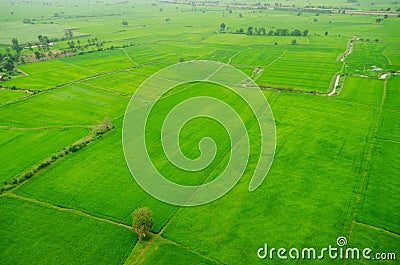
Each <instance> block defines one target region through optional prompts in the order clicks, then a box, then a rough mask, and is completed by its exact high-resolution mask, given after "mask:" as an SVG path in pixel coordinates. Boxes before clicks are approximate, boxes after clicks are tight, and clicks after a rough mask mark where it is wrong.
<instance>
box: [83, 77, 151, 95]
mask: <svg viewBox="0 0 400 265" xmlns="http://www.w3.org/2000/svg"><path fill="white" fill-rule="evenodd" d="M146 79H147V76H145V75H140V74H138V73H137V72H134V71H123V72H119V73H114V74H109V75H104V76H100V77H96V78H92V79H89V80H85V81H83V82H81V84H84V85H88V86H91V87H94V88H98V89H104V90H110V91H115V92H118V93H123V94H126V95H132V94H133V92H134V91H135V90H136V88H137V87H138V86H139V85H140V84H141V83H142V82H143V81H144V80H146Z"/></svg>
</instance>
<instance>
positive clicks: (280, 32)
mask: <svg viewBox="0 0 400 265" xmlns="http://www.w3.org/2000/svg"><path fill="white" fill-rule="evenodd" d="M236 33H237V34H247V35H268V36H308V33H309V30H308V29H305V30H303V31H301V30H299V29H295V30H293V31H291V30H289V29H270V30H268V31H267V29H266V28H257V27H255V28H253V27H251V26H250V27H248V28H247V31H245V30H244V29H243V28H241V29H238V30H236Z"/></svg>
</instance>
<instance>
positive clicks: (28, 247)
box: [0, 196, 136, 264]
mask: <svg viewBox="0 0 400 265" xmlns="http://www.w3.org/2000/svg"><path fill="white" fill-rule="evenodd" d="M0 207H1V215H0V221H1V228H2V229H0V236H1V238H2V244H0V253H1V260H2V263H4V264H29V263H32V262H34V263H36V262H40V263H41V264H55V263H57V264H78V263H79V264H121V263H123V262H124V260H125V258H126V256H127V252H129V251H130V250H131V249H132V247H133V246H134V244H135V241H136V237H135V235H134V234H133V232H132V231H130V230H128V229H126V228H123V227H120V226H118V225H115V224H110V223H107V222H104V221H99V220H95V219H91V218H88V217H85V216H82V215H77V214H73V213H69V212H65V211H60V210H56V209H53V208H48V207H46V206H41V205H38V204H35V203H32V202H29V201H25V200H21V199H18V198H13V197H10V196H6V197H0Z"/></svg>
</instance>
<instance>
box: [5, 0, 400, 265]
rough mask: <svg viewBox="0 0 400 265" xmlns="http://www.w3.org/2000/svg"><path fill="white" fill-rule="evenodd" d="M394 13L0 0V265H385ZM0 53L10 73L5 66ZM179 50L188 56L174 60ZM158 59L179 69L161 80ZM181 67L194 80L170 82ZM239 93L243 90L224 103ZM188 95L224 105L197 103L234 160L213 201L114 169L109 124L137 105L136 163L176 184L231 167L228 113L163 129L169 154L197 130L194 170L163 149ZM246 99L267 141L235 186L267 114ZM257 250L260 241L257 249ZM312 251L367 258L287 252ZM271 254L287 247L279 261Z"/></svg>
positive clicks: (186, 145)
mask: <svg viewBox="0 0 400 265" xmlns="http://www.w3.org/2000/svg"><path fill="white" fill-rule="evenodd" d="M399 14H400V2H397V1H390V0H374V1H372V0H358V1H357V0H356V1H347V0H340V1H332V0H328V1H306V0H285V1H283V0H276V1H254V0H246V1H245V0H243V1H228V0H222V1H202V0H201V1H191V0H184V1H172V0H171V1H157V0H150V1H144V0H128V1H117V0H105V1H94V0H88V1H79V0H78V1H69V0H60V1H44V0H33V1H0V33H1V34H0V62H1V64H0V264H52V265H53V264H79V265H82V264H148V265H152V264H168V265H170V264H204V265H211V264H212V265H215V264H229V265H231V264H232V265H236V264H237V265H240V264H251V265H252V264H286V263H288V264H308V263H310V264H346V265H347V264H397V263H398V260H399V259H400V221H399V220H400V195H399V194H400V188H399V187H400V179H399V176H400V174H399V173H400V166H399V165H400V76H399V75H400V31H399V30H398V29H399V28H400V15H399ZM222 23H223V25H222ZM69 30H70V32H71V34H72V36H69V37H68V36H66V35H68V32H69ZM263 31H265V33H263ZM278 32H286V33H287V34H286V33H284V34H283V33H282V34H281V33H279V34H278ZM295 32H297V33H296V34H295ZM305 32H306V33H305ZM298 33H300V34H298ZM39 36H41V37H43V36H46V37H47V38H48V39H49V42H52V43H53V44H52V45H51V46H48V47H43V44H44V43H42V42H40V40H39V39H41V37H39ZM13 38H17V39H18V41H19V45H20V46H19V47H20V48H21V51H17V50H16V49H15V46H14V47H13V46H12V39H13ZM72 42H73V43H72ZM40 43H42V44H40ZM40 45H42V46H40ZM46 45H48V43H47V44H45V45H44V46H46ZM26 46H32V47H31V48H28V47H26ZM13 56H16V57H13ZM10 57H12V58H17V61H15V62H14V64H13V65H11V66H13V67H15V68H16V69H17V70H12V71H9V70H7V67H10V65H7V62H8V60H9V58H10ZM38 57H39V58H38ZM191 61H197V62H202V61H203V62H204V64H203V66H202V67H199V68H197V71H194V70H187V69H191V68H187V69H185V68H184V67H183V66H185V65H189V66H190V65H191V64H192V62H191ZM206 61H214V62H220V63H223V64H226V65H229V66H231V67H234V68H236V69H239V71H241V72H243V73H244V74H245V75H247V79H246V78H245V79H243V80H242V81H240V82H238V83H234V84H232V85H233V86H235V87H238V89H237V90H235V91H233V90H230V89H229V88H228V87H227V86H225V85H223V84H224V82H223V81H226V82H227V83H229V82H230V81H232V82H236V81H234V79H233V78H232V80H230V78H229V75H228V74H227V73H228V72H229V71H228V72H227V69H230V68H225V67H221V68H215V69H214V68H211V67H209V66H207V64H206V63H205V62H206ZM176 64H180V66H181V68H180V69H183V70H182V72H181V73H179V74H177V75H176V76H172V75H171V76H168V75H167V76H165V75H163V73H165V72H163V71H164V70H165V69H168V67H171V66H174V65H176ZM185 71H186V72H185ZM224 71H225V72H224ZM154 75H156V76H157V77H156V79H155V80H156V81H155V82H154V84H156V85H155V86H154V87H152V89H153V90H149V91H147V93H148V94H140V93H143V90H141V89H142V88H143V84H145V83H144V82H146V80H148V78H150V77H152V76H154ZM197 76H207V79H206V80H186V77H197ZM224 78H225V79H227V80H225V79H224ZM249 79H252V80H253V81H254V83H252V82H250V81H249ZM182 80H183V81H182ZM220 81H221V82H220ZM169 84H172V85H171V90H169V91H167V92H165V93H163V94H162V95H161V96H160V98H158V99H157V100H156V101H153V96H154V95H155V94H157V93H158V91H159V89H160V88H161V87H164V86H166V85H169ZM249 84H251V85H249ZM255 85H257V86H258V88H257V87H256V86H255ZM252 89H253V90H254V89H260V90H261V91H262V93H259V94H258V96H259V97H258V98H251V99H250V100H249V101H246V100H245V99H243V98H242V97H241V95H240V91H249V90H252ZM138 91H139V92H140V93H139V92H138ZM136 92H138V94H139V95H141V96H142V97H139V96H138V97H132V96H134V95H137V94H135V93H136ZM252 95H256V93H254V94H252ZM199 97H204V98H214V99H215V100H218V101H219V102H223V103H225V105H224V106H221V105H218V104H215V105H214V104H209V105H207V106H204V107H203V109H202V110H203V111H204V112H205V113H209V112H213V113H217V114H221V115H220V116H221V117H228V116H224V114H225V113H224V111H225V107H226V106H229V108H230V109H231V110H233V111H234V112H235V113H237V117H238V118H239V119H240V121H241V123H242V125H243V128H244V129H245V130H246V132H247V134H246V135H240V139H241V138H243V137H248V144H249V148H248V151H249V156H248V160H247V162H246V163H245V169H244V170H243V172H242V173H241V175H240V179H239V181H238V183H237V184H236V185H234V187H233V188H232V189H231V190H229V192H227V193H226V194H225V195H224V196H222V197H220V198H218V199H216V200H214V201H211V202H208V203H204V204H201V205H198V206H190V207H189V206H182V205H172V204H169V203H166V202H164V201H162V200H159V199H157V197H156V196H153V195H154V194H153V195H151V194H149V193H148V192H146V191H145V189H144V188H142V186H141V184H140V183H139V182H138V181H137V176H134V174H133V173H132V172H136V171H133V170H132V168H130V165H129V163H127V153H126V146H124V144H125V143H124V141H123V138H124V137H123V135H124V133H126V131H124V130H126V127H124V126H126V120H125V119H124V118H126V117H127V116H129V115H128V114H129V111H134V112H135V113H141V111H143V110H144V109H146V108H147V107H148V106H150V105H151V104H153V103H154V106H153V108H152V109H151V112H150V113H149V115H148V116H147V117H146V128H145V130H144V132H145V133H144V135H143V139H145V140H146V142H145V149H146V151H147V152H148V156H149V161H151V163H152V165H153V166H154V168H155V169H156V170H157V172H158V173H159V174H161V175H163V176H164V177H165V178H166V179H167V180H168V181H170V182H172V183H175V184H178V185H183V186H196V185H203V184H204V185H205V184H210V183H214V182H215V180H217V179H218V177H219V176H220V175H222V174H223V173H224V172H225V170H226V168H227V167H228V166H229V165H231V163H232V161H234V160H233V158H232V157H233V154H234V150H235V148H236V147H235V145H236V142H234V141H233V140H232V139H234V138H232V135H233V136H235V137H236V134H238V133H237V132H236V131H235V132H234V133H231V132H230V131H229V130H228V128H229V126H227V125H226V124H229V125H232V124H234V123H235V120H233V119H230V118H226V120H222V121H218V120H217V119H214V118H213V117H211V116H209V115H199V116H198V117H195V118H192V119H189V120H187V121H186V122H185V124H184V125H182V126H181V127H180V129H179V132H177V133H178V134H177V135H178V143H177V145H178V147H179V149H176V150H175V153H174V155H177V152H178V151H179V152H181V153H182V154H183V155H184V156H185V157H186V158H188V161H192V162H193V161H196V160H198V159H199V158H202V156H203V155H209V153H212V151H213V150H211V148H210V149H208V148H203V145H202V144H203V143H202V141H203V140H204V139H212V140H213V143H214V147H215V154H214V156H213V157H212V158H213V159H212V161H211V162H210V163H209V164H207V165H206V166H204V167H202V168H200V169H198V170H188V169H185V168H183V167H180V166H179V165H178V164H176V163H175V162H174V161H172V159H170V158H171V157H170V156H168V154H167V153H166V151H165V146H164V140H165V139H168V138H169V137H171V138H172V137H173V135H168V134H167V135H165V134H163V130H164V129H165V127H164V126H166V125H165V124H166V120H168V115H169V114H170V113H171V112H172V111H173V110H175V111H176V108H178V107H177V106H179V105H180V104H183V103H184V102H185V101H188V100H190V99H193V98H199ZM254 97H255V96H254ZM131 99H132V101H131V103H130V100H131ZM251 100H254V101H257V100H262V101H268V104H269V107H270V108H271V111H272V114H273V118H274V121H273V123H274V124H275V127H276V128H274V129H276V131H275V132H274V134H272V133H271V134H268V137H273V136H271V135H276V141H275V142H274V143H275V148H274V150H270V152H271V153H272V154H274V159H273V162H272V166H271V168H270V169H269V171H266V172H268V174H267V173H266V175H265V179H264V181H263V182H262V184H261V185H260V186H258V188H257V189H255V190H254V191H251V192H250V191H249V183H250V182H251V180H252V177H253V174H254V173H255V172H257V170H258V162H259V153H260V152H261V150H263V149H262V147H263V146H262V145H263V144H264V143H263V139H262V137H261V133H262V129H261V128H262V125H263V124H260V121H259V120H258V119H257V117H259V116H258V115H261V113H264V112H266V111H267V110H266V109H264V108H262V109H261V108H260V109H253V108H252V105H251V103H252V102H251ZM128 104H134V106H133V107H132V105H129V107H128ZM263 106H264V105H263ZM197 108H199V106H193V110H194V109H197ZM126 111H127V112H128V114H127V115H126V116H125V114H126ZM181 115H182V116H184V115H186V113H183V114H181ZM185 117H186V116H185ZM234 125H235V124H234ZM139 140H140V139H139ZM139 140H137V141H139ZM135 144H137V142H135ZM133 147H134V148H135V146H133ZM134 150H135V149H134ZM139 151H140V148H139V144H138V151H137V152H138V153H139ZM263 155H264V156H261V160H262V159H267V158H266V157H269V155H271V154H270V153H269V154H267V155H266V154H263ZM232 167H233V168H234V169H235V170H239V167H240V165H236V164H233V165H232ZM145 177H147V178H152V177H154V176H152V175H149V176H145ZM176 196H179V194H176ZM142 207H147V208H149V209H150V210H151V211H152V213H153V215H152V218H153V220H154V224H153V226H152V228H151V229H150V231H148V233H147V236H146V237H143V238H140V239H139V238H138V235H137V234H136V233H135V231H134V229H133V228H132V221H133V218H132V212H133V211H134V210H135V209H137V208H142ZM340 237H342V238H345V240H346V244H345V246H339V245H338V241H337V240H338V238H340ZM266 244H267V245H268V250H271V248H275V252H273V254H271V253H266V254H268V255H266V257H265V258H262V257H260V253H261V252H260V249H261V250H263V249H262V248H264V247H265V245H266ZM330 245H331V246H332V247H343V248H347V249H348V248H358V249H360V250H363V249H365V248H370V249H371V253H370V256H371V259H367V258H365V257H363V256H362V255H361V257H360V258H359V259H355V258H347V259H346V258H344V257H339V256H338V257H336V258H330V257H329V255H328V253H327V252H326V253H325V255H324V256H323V257H322V258H318V257H315V258H312V257H309V258H307V257H302V256H301V250H302V249H308V248H314V249H316V251H317V256H318V255H319V254H320V250H321V249H324V248H328V247H329V246H330ZM279 248H285V249H286V250H287V252H286V256H288V255H289V250H290V249H291V248H297V249H299V250H300V256H299V257H298V258H296V257H295V258H293V257H291V256H290V257H289V256H288V257H287V259H285V258H280V257H279V256H278V252H279V251H278V249H279ZM342 250H343V249H342ZM360 253H361V252H360ZM281 254H282V253H281ZM271 255H273V258H272V257H271Z"/></svg>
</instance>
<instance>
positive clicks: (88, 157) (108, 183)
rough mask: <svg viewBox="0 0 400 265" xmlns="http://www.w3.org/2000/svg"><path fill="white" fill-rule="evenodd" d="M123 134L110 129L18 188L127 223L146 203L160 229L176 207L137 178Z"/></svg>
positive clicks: (118, 130)
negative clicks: (126, 155)
mask: <svg viewBox="0 0 400 265" xmlns="http://www.w3.org/2000/svg"><path fill="white" fill-rule="evenodd" d="M118 127H119V128H121V126H118ZM121 135H122V132H121V129H117V130H115V131H113V132H111V133H110V134H109V135H107V136H105V137H104V138H102V139H101V140H99V141H97V142H95V143H94V144H93V145H90V146H89V147H87V148H85V149H83V150H81V151H80V152H79V153H74V154H72V155H69V156H68V157H66V158H65V159H63V160H62V161H60V162H58V163H56V164H54V165H53V166H51V167H50V168H48V169H46V170H44V171H43V172H42V173H40V174H39V175H38V176H36V177H35V178H34V179H31V180H30V181H29V182H27V183H26V184H25V185H23V186H21V187H20V188H18V189H17V190H16V191H15V192H16V193H17V194H20V195H22V196H27V197H31V198H37V199H39V200H41V201H45V202H48V203H51V204H55V205H61V206H63V207H68V208H73V209H79V210H81V211H84V212H86V213H90V214H92V215H95V216H99V217H104V218H107V219H110V220H114V221H117V222H122V223H125V224H127V225H130V224H132V217H131V213H132V212H133V211H134V210H135V209H136V208H140V207H145V206H146V207H149V209H151V210H152V211H153V217H154V220H155V224H154V227H153V231H154V232H158V231H160V229H161V228H162V227H163V226H164V225H165V223H166V222H167V221H168V220H169V218H171V216H172V214H173V213H174V212H175V211H176V209H177V208H176V207H174V206H171V205H168V204H165V203H163V202H160V201H158V200H156V199H155V198H153V197H152V196H150V195H148V194H147V193H146V192H145V191H143V189H142V188H141V187H139V186H138V184H137V183H136V182H135V181H134V179H133V177H132V175H131V174H130V172H129V170H128V167H127V166H126V162H125V158H124V154H123V151H122V139H121Z"/></svg>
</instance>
